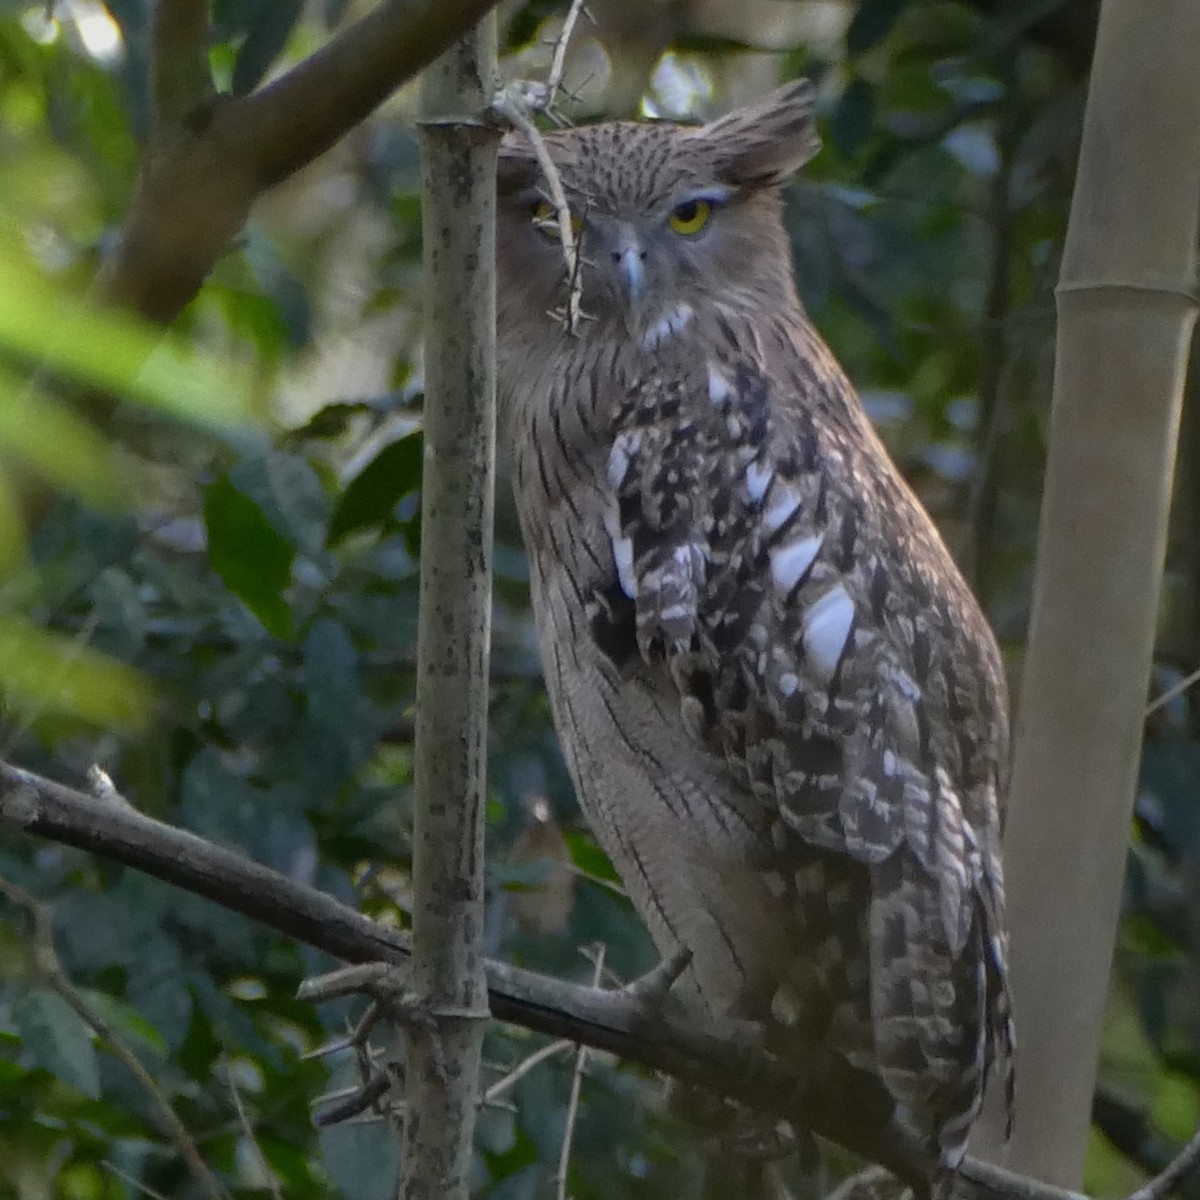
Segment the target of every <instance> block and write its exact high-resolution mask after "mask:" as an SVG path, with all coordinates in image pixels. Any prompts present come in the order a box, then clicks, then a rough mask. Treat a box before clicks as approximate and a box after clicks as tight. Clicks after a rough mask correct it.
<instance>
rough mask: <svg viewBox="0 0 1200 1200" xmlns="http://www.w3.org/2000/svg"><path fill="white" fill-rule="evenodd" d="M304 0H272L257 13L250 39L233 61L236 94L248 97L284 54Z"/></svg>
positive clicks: (249, 30)
mask: <svg viewBox="0 0 1200 1200" xmlns="http://www.w3.org/2000/svg"><path fill="white" fill-rule="evenodd" d="M303 7H304V5H303V3H302V0H270V3H267V4H260V5H258V7H257V10H256V11H255V12H254V15H253V18H252V20H251V22H250V26H249V29H248V31H247V33H246V40H245V41H244V42H243V43H242V45H241V48H240V49H239V50H238V52H237V58H235V59H234V62H233V94H234V95H235V96H245V95H247V94H248V93H249V92H251V91H253V90H254V88H255V87H257V86H258V84H259V82H260V81H261V80H262V77H263V76H264V75H265V74H266V73H267V70H268V69H269V68H270V66H271V64H272V63H273V62H274V61H275V60H276V59H277V58H278V57H279V55H280V54H282V53H283V48H284V46H286V45H287V40H288V38H289V37H290V36H291V32H292V30H293V29H294V28H295V26H296V21H297V19H298V18H299V16H300V11H301V9H302V8H303Z"/></svg>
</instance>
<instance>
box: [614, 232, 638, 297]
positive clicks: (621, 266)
mask: <svg viewBox="0 0 1200 1200" xmlns="http://www.w3.org/2000/svg"><path fill="white" fill-rule="evenodd" d="M612 256H613V263H614V264H615V265H616V268H617V275H618V276H619V278H620V280H621V285H622V287H623V288H624V289H625V294H626V295H627V296H628V298H629V302H630V305H631V306H632V307H633V308H634V309H636V308H637V307H638V302H639V301H640V300H641V298H642V291H643V289H644V287H645V284H646V252H645V250H643V249H642V244H641V242H640V241H638V236H637V234H636V233H635V232H634V231H633V229H632V228H630V227H629V226H628V225H623V226H622V227H621V229H620V231H619V232H618V234H617V245H616V248H615V249H614V250H613V252H612Z"/></svg>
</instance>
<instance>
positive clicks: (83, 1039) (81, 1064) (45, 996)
mask: <svg viewBox="0 0 1200 1200" xmlns="http://www.w3.org/2000/svg"><path fill="white" fill-rule="evenodd" d="M13 1020H14V1022H15V1023H16V1026H17V1030H18V1032H19V1033H20V1035H21V1041H22V1042H23V1043H24V1045H25V1049H26V1050H27V1051H29V1053H30V1054H31V1055H32V1056H33V1060H34V1061H35V1062H36V1063H37V1065H38V1066H39V1067H42V1068H44V1069H45V1070H47V1071H49V1072H50V1073H51V1074H52V1075H56V1076H57V1077H58V1078H59V1079H61V1080H63V1082H64V1083H69V1084H70V1085H71V1086H72V1087H75V1088H78V1089H79V1090H80V1091H81V1092H82V1093H83V1094H84V1095H85V1096H88V1097H89V1098H90V1099H92V1100H97V1099H99V1097H100V1068H99V1064H98V1063H97V1062H96V1050H95V1047H94V1046H93V1045H92V1035H91V1031H90V1030H89V1029H88V1027H87V1025H86V1024H85V1023H84V1021H83V1018H82V1017H80V1016H79V1014H78V1013H76V1012H75V1010H74V1009H73V1008H72V1007H71V1006H70V1005H69V1004H68V1003H67V1002H66V1001H65V1000H64V999H63V998H62V997H61V996H60V995H58V993H57V992H50V991H46V990H44V989H42V988H34V989H33V990H32V991H28V992H26V993H25V994H24V995H23V996H22V997H21V998H20V999H19V1000H18V1001H17V1002H16V1004H14V1005H13Z"/></svg>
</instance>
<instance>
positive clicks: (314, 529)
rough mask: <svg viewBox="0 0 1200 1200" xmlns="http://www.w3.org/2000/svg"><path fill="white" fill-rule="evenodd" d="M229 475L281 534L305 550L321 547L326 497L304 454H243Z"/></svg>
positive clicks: (325, 518) (312, 552)
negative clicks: (250, 456)
mask: <svg viewBox="0 0 1200 1200" xmlns="http://www.w3.org/2000/svg"><path fill="white" fill-rule="evenodd" d="M229 478H230V479H231V480H232V481H233V484H234V486H235V487H236V488H237V489H238V491H239V492H241V493H242V495H243V496H247V497H249V498H250V499H251V500H253V501H254V502H255V504H257V505H258V506H259V508H260V509H261V510H262V513H263V516H264V517H266V519H267V520H268V521H270V523H271V525H272V526H273V527H274V529H275V531H276V532H277V533H278V534H280V535H281V536H282V537H283V538H285V539H286V540H287V541H289V542H291V543H293V544H294V545H295V546H297V547H299V548H300V549H301V550H302V551H304V552H305V553H306V554H317V553H319V552H320V551H321V549H322V547H323V546H324V544H325V526H326V522H327V521H328V519H329V497H328V496H327V495H326V494H325V488H324V486H323V485H322V483H321V478H320V476H319V475H318V474H317V473H316V471H315V470H314V469H313V466H312V464H311V463H310V462H309V461H308V460H307V459H306V458H303V457H302V456H301V455H299V454H287V453H284V452H283V451H279V450H276V451H272V452H270V453H268V454H262V455H256V456H254V457H252V458H244V459H242V461H241V462H239V463H238V464H237V465H236V466H234V467H233V469H232V470H231V471H230V472H229Z"/></svg>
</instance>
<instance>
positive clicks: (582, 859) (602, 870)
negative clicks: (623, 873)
mask: <svg viewBox="0 0 1200 1200" xmlns="http://www.w3.org/2000/svg"><path fill="white" fill-rule="evenodd" d="M567 848H568V849H569V850H570V851H571V861H572V862H573V863H574V864H575V865H576V866H577V867H578V868H579V869H580V870H581V871H582V872H583V873H584V874H585V875H590V876H591V877H592V878H593V879H600V880H603V881H605V882H606V883H620V882H621V877H620V875H618V874H617V871H616V868H615V867H614V866H613V865H612V863H610V862H609V861H608V856H607V855H606V854H605V853H604V851H603V850H601V849H600V847H599V846H597V845H596V843H595V841H594V840H593V839H592V836H591V834H587V833H571V834H568V835H567Z"/></svg>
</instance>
